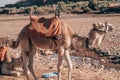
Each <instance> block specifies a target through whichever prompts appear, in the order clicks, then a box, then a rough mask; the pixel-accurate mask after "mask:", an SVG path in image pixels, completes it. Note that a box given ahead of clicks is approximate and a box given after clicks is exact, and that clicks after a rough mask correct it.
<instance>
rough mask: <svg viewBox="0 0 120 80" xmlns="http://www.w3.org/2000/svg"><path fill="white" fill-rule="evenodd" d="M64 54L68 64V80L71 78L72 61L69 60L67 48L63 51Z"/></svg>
mask: <svg viewBox="0 0 120 80" xmlns="http://www.w3.org/2000/svg"><path fill="white" fill-rule="evenodd" d="M64 56H65V59H66V61H67V65H68V80H71V73H72V62H71V59H70V55H69V51H68V50H66V51H65V55H64Z"/></svg>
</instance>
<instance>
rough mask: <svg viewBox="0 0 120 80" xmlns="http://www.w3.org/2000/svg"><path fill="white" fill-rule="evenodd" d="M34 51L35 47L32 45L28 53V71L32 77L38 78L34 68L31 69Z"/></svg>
mask: <svg viewBox="0 0 120 80" xmlns="http://www.w3.org/2000/svg"><path fill="white" fill-rule="evenodd" d="M35 53H36V48H35V47H32V50H31V51H30V54H29V62H28V68H29V70H30V72H31V73H32V75H33V77H34V79H35V80H38V79H37V77H36V75H35V72H34V69H33V60H34V55H35Z"/></svg>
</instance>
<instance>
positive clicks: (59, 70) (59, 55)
mask: <svg viewBox="0 0 120 80" xmlns="http://www.w3.org/2000/svg"><path fill="white" fill-rule="evenodd" d="M64 51H65V50H64V49H63V48H60V49H59V51H58V80H61V72H62V61H63V56H64Z"/></svg>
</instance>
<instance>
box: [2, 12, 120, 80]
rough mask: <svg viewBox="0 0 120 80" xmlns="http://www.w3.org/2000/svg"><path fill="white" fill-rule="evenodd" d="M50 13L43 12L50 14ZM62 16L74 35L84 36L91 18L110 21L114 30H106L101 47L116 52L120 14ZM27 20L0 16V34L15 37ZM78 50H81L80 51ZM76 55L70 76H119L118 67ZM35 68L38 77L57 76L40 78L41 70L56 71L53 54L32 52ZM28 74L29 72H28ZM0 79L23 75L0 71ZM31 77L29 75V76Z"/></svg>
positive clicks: (110, 79) (98, 79) (80, 79)
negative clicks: (34, 53)
mask: <svg viewBox="0 0 120 80" xmlns="http://www.w3.org/2000/svg"><path fill="white" fill-rule="evenodd" d="M52 16H53V15H47V17H52ZM62 20H63V21H64V22H67V23H68V24H69V25H70V26H71V27H72V28H73V29H74V30H75V31H76V33H77V34H78V35H80V36H87V34H88V32H89V31H90V29H91V28H92V24H93V23H94V22H105V21H108V23H111V24H113V25H114V27H115V28H114V31H113V32H110V33H108V34H107V36H106V37H105V40H104V41H103V43H102V45H101V47H102V48H103V49H105V50H108V51H110V52H111V53H110V54H112V55H116V54H117V55H120V26H119V24H120V16H98V15H95V16H94V15H89V14H88V15H62ZM28 23H29V16H20V15H15V16H8V15H1V16H0V37H6V36H8V37H9V38H16V37H17V35H18V33H19V32H20V30H21V29H22V28H23V27H24V26H25V25H26V24H28ZM81 53H82V52H81ZM81 53H78V54H76V55H77V56H78V57H79V58H75V59H72V62H73V66H74V67H73V72H72V80H120V76H119V75H120V70H119V69H115V68H106V67H104V66H103V65H101V64H99V63H98V62H97V60H93V59H90V58H87V59H86V61H84V62H81V63H78V62H76V61H77V60H78V61H79V60H81V57H80V55H79V54H81ZM34 68H35V72H36V74H37V76H38V78H39V80H57V77H53V78H49V79H44V78H41V75H42V74H43V73H47V72H56V71H57V58H54V57H53V56H41V55H40V54H36V55H35V60H34ZM66 72H67V65H66V62H64V63H63V71H62V80H67V73H66ZM30 77H31V76H30ZM0 80H26V78H25V76H24V75H23V76H20V77H14V76H6V75H0ZM31 80H33V78H32V77H31Z"/></svg>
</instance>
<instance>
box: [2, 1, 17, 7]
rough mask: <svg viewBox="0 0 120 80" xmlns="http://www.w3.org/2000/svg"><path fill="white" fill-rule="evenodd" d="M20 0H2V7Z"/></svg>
mask: <svg viewBox="0 0 120 80" xmlns="http://www.w3.org/2000/svg"><path fill="white" fill-rule="evenodd" d="M17 1H19V0H0V7H2V6H5V5H6V4H14V3H15V2H17Z"/></svg>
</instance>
